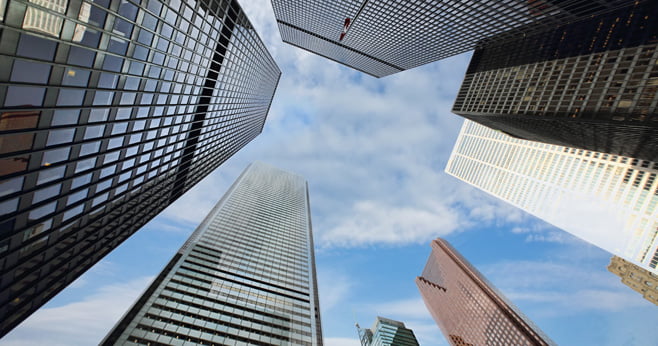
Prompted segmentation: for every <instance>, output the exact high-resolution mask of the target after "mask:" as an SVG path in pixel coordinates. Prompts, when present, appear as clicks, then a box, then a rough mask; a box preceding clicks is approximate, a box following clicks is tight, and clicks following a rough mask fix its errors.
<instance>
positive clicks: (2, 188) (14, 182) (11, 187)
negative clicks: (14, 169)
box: [0, 177, 23, 196]
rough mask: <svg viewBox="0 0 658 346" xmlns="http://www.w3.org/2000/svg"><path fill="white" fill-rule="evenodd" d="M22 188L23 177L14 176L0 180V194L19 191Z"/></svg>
mask: <svg viewBox="0 0 658 346" xmlns="http://www.w3.org/2000/svg"><path fill="white" fill-rule="evenodd" d="M22 188H23V177H16V178H12V179H7V180H4V181H0V196H5V195H8V194H11V193H14V192H18V191H21V189H22Z"/></svg>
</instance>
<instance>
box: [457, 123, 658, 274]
mask: <svg viewBox="0 0 658 346" xmlns="http://www.w3.org/2000/svg"><path fill="white" fill-rule="evenodd" d="M446 172H447V173H448V174H450V175H453V176H455V177H456V178H458V179H460V180H462V181H464V182H466V183H469V184H471V185H473V186H475V187H477V188H480V189H482V190H483V191H485V192H488V193H490V194H492V195H494V196H496V197H498V198H500V199H502V200H504V201H506V202H509V203H511V204H512V205H514V206H516V207H518V208H520V209H523V210H524V211H526V212H528V213H530V214H533V215H535V216H537V217H539V218H540V219H543V220H545V221H546V222H549V223H551V224H553V225H555V226H557V227H559V228H562V229H563V230H565V231H567V232H569V233H571V234H573V235H575V236H577V237H579V238H581V239H583V240H585V241H587V242H590V243H592V244H594V245H596V246H598V247H600V248H602V249H604V250H607V251H609V252H611V253H612V254H614V255H617V256H619V257H622V258H624V259H626V260H628V261H629V262H631V263H635V264H637V265H638V266H640V267H641V268H644V269H646V270H649V271H651V272H653V273H657V274H658V269H657V266H658V209H657V206H658V182H657V181H656V175H657V174H658V162H651V161H646V160H639V159H633V158H630V157H624V156H617V155H610V154H606V153H600V152H593V151H587V150H583V149H574V148H568V147H563V146H557V145H550V144H546V143H541V142H532V141H526V140H522V139H518V138H514V137H510V136H508V135H506V134H504V133H502V132H500V131H495V130H492V129H489V128H487V127H485V126H482V125H479V124H477V123H474V122H472V121H469V120H466V121H465V122H464V125H463V126H462V129H461V132H460V134H459V137H458V139H457V142H456V143H455V147H454V149H453V151H452V154H451V156H450V159H449V160H448V165H447V166H446Z"/></svg>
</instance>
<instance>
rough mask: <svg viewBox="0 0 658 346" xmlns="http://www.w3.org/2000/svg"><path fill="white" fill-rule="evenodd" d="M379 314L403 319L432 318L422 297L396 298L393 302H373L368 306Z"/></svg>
mask: <svg viewBox="0 0 658 346" xmlns="http://www.w3.org/2000/svg"><path fill="white" fill-rule="evenodd" d="M367 310H370V311H372V312H374V313H376V314H377V315H379V316H382V317H389V316H390V318H393V319H396V318H399V319H400V320H401V321H404V320H407V319H410V318H411V319H423V318H425V319H427V318H431V315H430V313H429V311H427V307H426V306H425V303H424V302H423V299H422V298H420V297H415V298H408V299H402V300H396V301H392V302H385V303H379V304H373V305H371V306H369V307H368V308H367Z"/></svg>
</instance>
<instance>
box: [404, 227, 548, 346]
mask: <svg viewBox="0 0 658 346" xmlns="http://www.w3.org/2000/svg"><path fill="white" fill-rule="evenodd" d="M431 245H432V253H431V254H430V257H429V259H428V260H427V265H425V269H424V270H423V274H422V276H419V277H417V278H416V285H418V289H419V290H420V293H421V295H422V296H423V300H424V301H425V305H426V306H427V309H428V310H429V311H430V313H431V314H432V317H433V318H434V320H435V321H436V324H438V325H439V328H441V331H442V332H443V334H444V335H445V337H446V339H448V342H450V344H451V345H454V346H475V345H555V343H554V342H553V341H552V340H551V339H549V338H548V337H547V336H546V335H545V334H544V333H543V332H542V331H541V330H540V329H539V328H538V327H537V326H535V325H534V324H533V323H532V322H531V321H530V320H529V319H528V318H527V317H526V316H524V315H523V314H522V313H521V312H520V311H519V310H518V309H517V308H516V307H515V306H514V305H513V304H512V303H511V302H510V301H508V300H507V299H506V298H505V297H504V296H503V295H502V294H501V293H500V292H498V290H496V288H495V287H493V285H492V284H491V283H490V282H489V281H487V279H485V278H484V276H483V275H482V274H480V272H478V271H477V270H476V269H475V268H474V267H473V266H471V264H470V263H468V261H467V260H466V259H465V258H463V257H462V256H461V255H460V254H459V253H458V252H457V250H455V249H454V248H453V247H452V246H451V245H450V244H448V242H447V241H445V240H443V239H440V238H439V239H436V240H434V241H432V243H431Z"/></svg>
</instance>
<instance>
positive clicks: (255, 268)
mask: <svg viewBox="0 0 658 346" xmlns="http://www.w3.org/2000/svg"><path fill="white" fill-rule="evenodd" d="M183 342H190V343H192V344H202V345H213V344H214V345H309V346H311V345H322V329H321V326H320V307H319V303H318V290H317V280H316V273H315V258H314V250H313V235H312V229H311V219H310V206H309V199H308V186H307V183H306V181H305V180H304V178H302V177H301V176H298V175H295V174H292V173H288V172H285V171H281V170H279V169H277V168H274V167H271V166H268V165H265V164H262V163H258V162H257V163H253V164H252V165H250V166H249V167H248V168H247V169H246V170H245V171H244V172H243V173H242V175H241V176H240V177H239V178H238V179H237V181H236V182H235V183H234V184H233V186H232V187H231V188H230V189H229V191H228V192H227V193H226V194H225V195H224V197H222V199H221V200H220V201H219V203H218V204H217V205H216V206H215V207H214V209H213V210H212V211H211V212H210V214H208V216H207V217H206V219H205V220H204V221H203V222H202V223H201V225H199V227H198V228H197V229H196V230H195V231H194V233H193V234H192V236H191V237H190V238H189V239H188V240H187V242H186V243H185V244H184V245H183V247H182V248H181V249H180V250H179V251H178V253H177V254H176V255H175V256H174V258H172V260H171V261H170V262H169V264H168V265H167V266H166V267H165V269H164V270H163V271H162V273H160V275H158V277H157V278H156V279H155V281H154V282H153V283H152V284H151V286H150V287H149V288H148V289H147V290H146V292H145V293H144V294H143V295H142V297H141V298H139V300H138V301H137V302H136V303H135V305H134V306H133V307H132V308H131V309H130V310H129V311H128V313H126V315H125V316H124V317H123V319H122V320H121V321H120V322H119V323H118V324H117V325H116V326H115V328H114V330H113V331H111V332H110V334H109V335H108V336H107V337H106V339H105V340H104V341H103V344H104V345H136V344H141V345H148V344H151V345H155V344H157V345H171V344H179V343H183Z"/></svg>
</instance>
